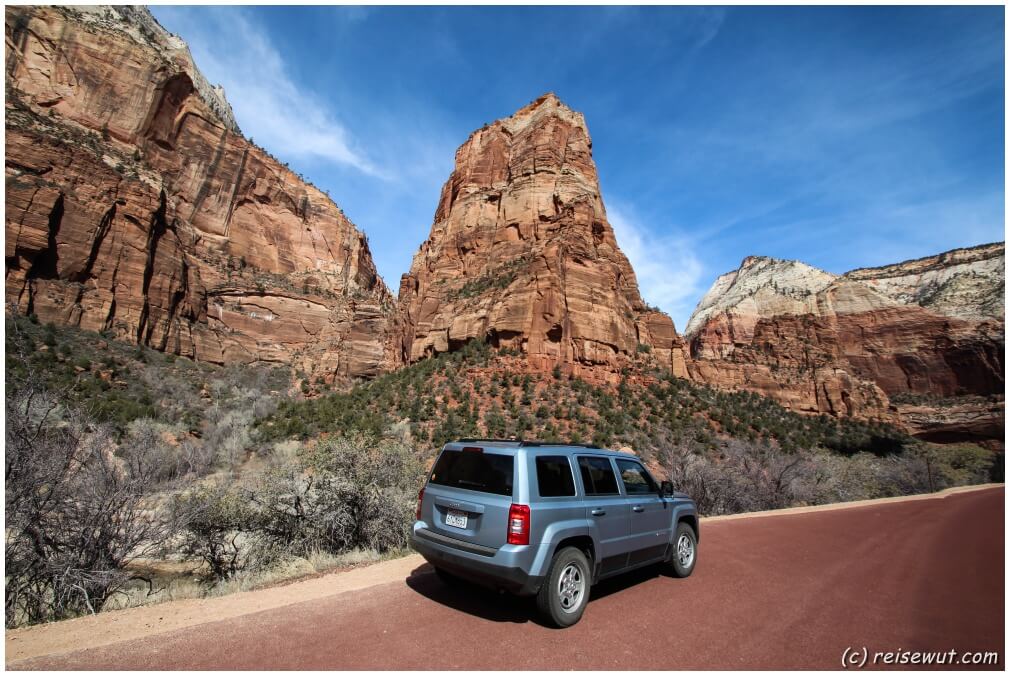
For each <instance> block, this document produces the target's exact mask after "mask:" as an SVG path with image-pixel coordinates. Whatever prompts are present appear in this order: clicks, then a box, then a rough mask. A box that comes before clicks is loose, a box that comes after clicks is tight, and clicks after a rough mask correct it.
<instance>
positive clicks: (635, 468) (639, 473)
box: [617, 460, 659, 495]
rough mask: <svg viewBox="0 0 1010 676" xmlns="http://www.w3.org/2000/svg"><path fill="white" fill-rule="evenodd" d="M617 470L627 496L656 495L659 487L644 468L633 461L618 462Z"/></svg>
mask: <svg viewBox="0 0 1010 676" xmlns="http://www.w3.org/2000/svg"><path fill="white" fill-rule="evenodd" d="M617 469H619V470H620V471H621V481H623V482H624V490H625V491H626V492H627V493H628V495H641V494H643V493H656V492H658V491H659V486H657V485H656V482H655V480H654V479H653V478H652V477H651V476H650V475H649V473H648V472H647V471H645V468H644V467H642V466H641V465H640V464H638V463H637V462H635V461H634V460H618V461H617Z"/></svg>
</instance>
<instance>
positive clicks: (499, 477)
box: [429, 450, 515, 495]
mask: <svg viewBox="0 0 1010 676" xmlns="http://www.w3.org/2000/svg"><path fill="white" fill-rule="evenodd" d="M514 465H515V463H514V460H513V457H512V456H511V455H500V454H497V453H484V452H482V451H451V450H446V451H442V455H440V456H438V460H437V461H436V462H435V467H434V468H433V469H432V470H431V478H430V479H429V482H430V483H433V484H437V485H439V486H448V487H450V488H463V489H466V490H468V491H481V492H482V493H494V494H496V495H512V480H513V475H514V473H515V467H514Z"/></svg>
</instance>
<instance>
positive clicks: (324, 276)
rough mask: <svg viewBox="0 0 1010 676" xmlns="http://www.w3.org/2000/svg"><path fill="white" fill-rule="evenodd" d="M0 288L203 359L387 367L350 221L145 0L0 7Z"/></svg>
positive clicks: (38, 306) (375, 291)
mask: <svg viewBox="0 0 1010 676" xmlns="http://www.w3.org/2000/svg"><path fill="white" fill-rule="evenodd" d="M5 18H6V24H5V30H6V54H7V107H6V112H7V126H6V139H7V154H6V187H7V201H6V257H7V266H6V297H7V301H8V303H14V304H16V305H17V307H18V310H19V311H21V312H26V313H27V312H34V313H36V314H37V315H38V316H39V318H40V319H42V320H43V321H54V322H57V323H62V324H70V325H75V326H80V327H82V328H86V329H91V330H96V331H111V332H112V333H113V334H115V335H116V336H117V337H119V338H122V339H127V340H132V341H135V342H137V343H142V344H145V345H148V346H151V347H153V348H156V349H159V350H166V351H169V352H173V353H176V354H180V355H185V356H189V357H194V358H197V359H203V360H208V361H213V362H232V361H251V360H267V361H277V362H284V363H290V364H292V365H294V366H297V367H299V368H302V369H304V370H306V371H314V372H316V373H318V374H322V375H326V376H327V377H331V376H334V375H336V376H366V375H372V374H375V373H378V372H380V371H382V370H385V369H387V368H390V367H391V366H392V365H393V364H394V363H395V360H396V359H397V357H398V354H397V351H396V350H394V349H392V348H390V347H389V346H390V345H391V344H392V343H393V342H394V341H392V340H389V339H388V336H389V335H391V333H392V332H393V331H394V329H393V328H392V324H395V321H393V320H391V319H390V317H391V316H392V312H393V299H392V298H391V296H390V294H389V293H388V291H387V289H386V287H385V286H384V284H383V283H382V281H381V279H379V277H378V275H377V274H376V269H375V265H374V263H373V262H372V257H371V253H370V252H369V249H368V243H367V241H366V239H365V237H364V235H363V234H362V233H361V232H359V231H358V230H357V228H355V226H354V225H353V224H352V223H351V222H350V221H349V220H348V219H347V218H346V217H345V216H344V214H343V213H342V212H341V210H340V209H339V208H338V207H337V206H336V205H335V204H334V203H333V202H332V201H331V200H330V199H329V198H328V197H327V196H326V195H324V194H323V193H322V192H320V191H319V190H317V189H316V188H315V187H314V186H312V185H309V184H306V183H305V182H303V181H302V180H300V179H299V178H298V177H297V176H295V175H294V174H293V173H292V172H291V171H289V170H288V169H287V168H285V167H284V166H283V165H281V164H280V162H278V161H277V160H276V159H274V158H273V157H271V156H270V155H268V154H267V153H266V152H265V151H263V150H262V149H260V148H257V147H256V146H253V145H252V144H250V143H249V142H248V141H247V140H246V139H245V138H244V137H243V136H242V135H241V133H240V132H239V131H238V128H237V127H236V125H235V122H234V120H233V118H232V115H231V110H230V107H229V106H228V104H227V102H226V101H225V99H224V96H223V92H221V91H220V90H217V89H215V88H213V87H211V86H210V85H209V84H208V83H207V82H206V80H205V79H204V78H203V77H202V76H201V75H200V73H199V71H198V70H197V69H196V67H195V65H194V64H193V61H192V58H191V56H190V54H189V50H188V48H187V47H186V46H185V44H184V43H183V42H182V41H181V40H180V39H179V38H177V37H175V36H172V35H170V34H168V33H167V32H166V31H165V30H164V29H162V28H161V27H160V26H159V25H158V24H157V22H156V21H155V20H154V19H153V17H151V16H150V14H149V13H148V12H147V11H146V10H144V9H137V8H131V7H117V8H107V7H105V8H103V7H93V8H76V9H67V8H60V7H51V8H43V7H8V8H7V9H6V17H5Z"/></svg>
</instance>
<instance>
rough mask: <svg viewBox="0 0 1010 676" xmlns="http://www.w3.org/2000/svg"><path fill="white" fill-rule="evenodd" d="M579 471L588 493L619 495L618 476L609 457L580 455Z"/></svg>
mask: <svg viewBox="0 0 1010 676" xmlns="http://www.w3.org/2000/svg"><path fill="white" fill-rule="evenodd" d="M579 472H580V473H581V474H582V485H583V486H584V487H585V489H586V495H617V494H618V490H617V477H615V476H614V468H613V467H611V465H610V460H609V459H608V458H593V457H587V456H580V457H579Z"/></svg>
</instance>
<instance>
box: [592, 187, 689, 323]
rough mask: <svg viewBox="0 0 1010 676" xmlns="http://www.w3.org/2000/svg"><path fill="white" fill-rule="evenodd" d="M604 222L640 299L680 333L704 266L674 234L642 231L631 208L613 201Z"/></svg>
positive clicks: (684, 241)
mask: <svg viewBox="0 0 1010 676" xmlns="http://www.w3.org/2000/svg"><path fill="white" fill-rule="evenodd" d="M607 218H608V219H609V220H610V225H611V226H613V228H614V235H615V236H616V237H617V243H618V245H619V246H620V247H621V250H622V251H624V253H625V255H626V256H627V257H628V260H630V261H631V266H632V267H633V268H634V270H635V275H636V276H637V277H638V286H639V289H640V290H641V292H642V297H643V298H644V299H645V301H646V302H648V303H651V304H653V305H656V306H658V307H659V308H660V309H661V310H663V311H664V312H666V313H668V314H669V315H670V316H671V317H673V321H674V324H675V325H676V326H677V328H678V330H681V331H682V330H683V329H684V327H685V326H686V325H687V320H688V318H689V317H690V316H691V312H693V311H694V303H695V301H696V300H697V298H698V297H699V296H700V295H701V292H702V289H701V288H699V282H700V280H701V276H702V272H703V266H702V264H701V261H700V260H699V259H698V256H697V255H696V254H695V251H694V249H693V248H692V246H691V244H690V242H689V240H688V239H686V238H683V237H680V236H677V235H673V234H666V235H662V236H661V235H657V234H656V233H657V232H663V231H667V232H669V230H668V229H667V228H657V227H653V228H646V227H644V226H643V225H641V223H640V222H639V220H638V219H637V218H636V216H635V214H634V212H633V211H632V210H631V209H630V208H628V207H625V206H624V205H621V204H615V203H614V202H613V200H610V206H609V207H608V208H607Z"/></svg>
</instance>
